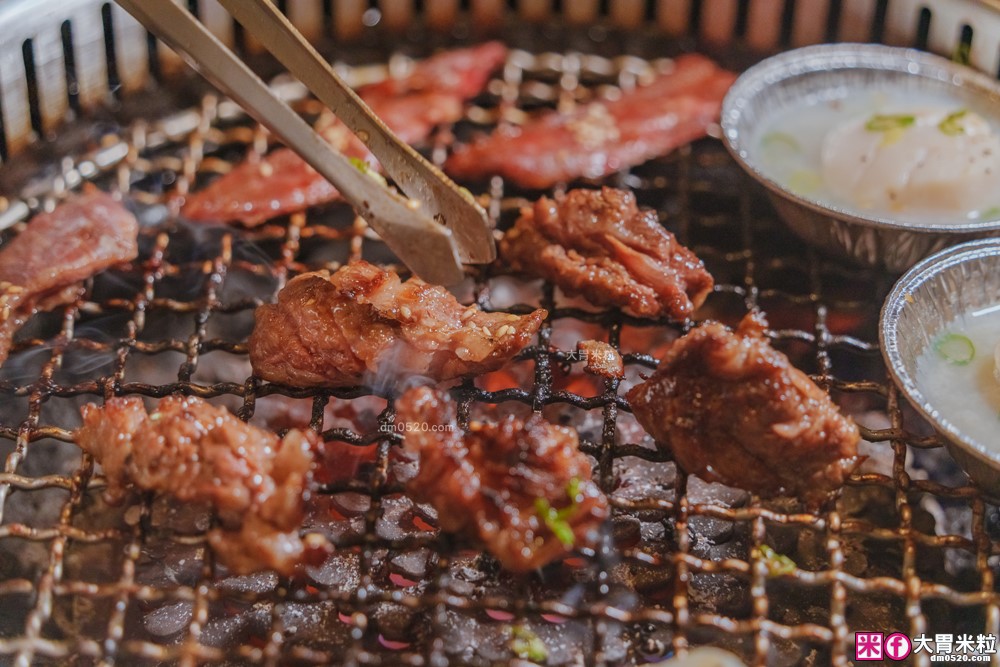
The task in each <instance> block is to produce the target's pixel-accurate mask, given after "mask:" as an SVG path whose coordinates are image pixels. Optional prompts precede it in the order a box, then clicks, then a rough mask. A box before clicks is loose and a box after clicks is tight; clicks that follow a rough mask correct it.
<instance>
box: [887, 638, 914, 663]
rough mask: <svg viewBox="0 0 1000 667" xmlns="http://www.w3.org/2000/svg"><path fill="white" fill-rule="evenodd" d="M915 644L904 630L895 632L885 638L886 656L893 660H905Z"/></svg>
mask: <svg viewBox="0 0 1000 667" xmlns="http://www.w3.org/2000/svg"><path fill="white" fill-rule="evenodd" d="M912 649H913V645H912V644H911V643H910V638H909V637H907V636H906V635H904V634H903V633H902V632H894V633H892V634H891V635H889V636H888V637H886V638H885V657H887V658H890V659H892V660H903V659H904V658H906V656H908V655H910V651H911V650H912Z"/></svg>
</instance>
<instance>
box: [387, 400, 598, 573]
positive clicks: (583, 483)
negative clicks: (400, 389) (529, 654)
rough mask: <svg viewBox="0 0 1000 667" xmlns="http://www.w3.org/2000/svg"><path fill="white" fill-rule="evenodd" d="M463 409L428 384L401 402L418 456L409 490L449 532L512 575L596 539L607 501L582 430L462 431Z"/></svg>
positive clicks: (538, 421)
mask: <svg viewBox="0 0 1000 667" xmlns="http://www.w3.org/2000/svg"><path fill="white" fill-rule="evenodd" d="M456 410H457V408H456V405H455V403H454V402H453V401H452V400H451V399H450V398H449V397H448V395H447V394H445V393H443V392H440V391H435V390H433V389H429V388H427V387H418V388H416V389H411V390H409V391H408V392H406V393H405V394H403V396H402V397H401V398H400V399H399V401H397V418H398V420H399V422H400V424H401V425H403V426H404V427H405V428H403V431H404V433H405V435H404V443H403V444H404V447H405V448H406V450H407V451H410V452H413V453H414V454H415V455H416V456H417V457H418V458H419V472H418V473H417V475H416V477H414V478H413V479H412V480H410V481H409V482H408V484H407V490H408V493H409V494H410V495H411V496H413V497H414V498H415V499H417V500H419V501H421V502H428V503H430V504H431V505H432V506H434V507H435V508H436V509H437V512H438V521H439V523H440V525H441V528H442V530H445V531H448V532H455V533H457V532H461V533H465V534H467V535H468V536H470V537H472V538H473V539H475V540H478V541H479V542H482V543H483V544H484V545H485V546H486V548H487V549H488V550H489V552H490V553H491V554H493V555H494V556H495V557H496V558H497V560H499V561H500V563H501V564H502V565H503V566H504V567H505V568H506V569H508V570H510V571H513V572H524V571H528V570H532V569H535V568H539V567H542V566H544V565H546V564H547V563H550V562H552V561H554V560H556V559H558V558H560V557H562V556H565V555H566V554H568V553H569V552H570V551H571V550H572V549H574V548H577V547H580V546H587V545H593V544H594V543H595V541H596V540H597V538H598V535H599V530H600V526H601V524H602V523H603V522H604V520H605V518H607V516H608V503H607V499H606V498H605V497H604V494H603V493H601V490H600V489H599V488H598V487H597V485H596V484H595V483H594V482H593V480H592V479H591V464H590V461H589V460H588V459H587V457H586V456H585V455H584V454H583V453H581V452H580V450H579V448H578V442H577V435H576V432H575V431H573V430H572V429H569V428H565V427H561V426H553V425H552V424H550V423H549V422H547V421H545V419H543V418H542V416H541V415H538V414H535V415H532V416H531V417H530V418H529V419H528V420H527V421H524V422H522V421H521V420H519V419H517V418H516V417H514V416H507V417H506V418H505V419H503V420H501V421H500V422H499V423H495V424H485V423H472V424H470V426H469V432H468V433H463V432H462V430H461V429H460V428H459V427H458V423H457V412H456Z"/></svg>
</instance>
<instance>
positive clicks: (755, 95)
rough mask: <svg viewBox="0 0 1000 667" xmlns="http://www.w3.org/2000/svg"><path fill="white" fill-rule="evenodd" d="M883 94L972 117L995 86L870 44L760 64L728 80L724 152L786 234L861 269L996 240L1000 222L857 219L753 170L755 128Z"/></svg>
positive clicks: (826, 47) (949, 65)
mask: <svg viewBox="0 0 1000 667" xmlns="http://www.w3.org/2000/svg"><path fill="white" fill-rule="evenodd" d="M885 87H893V88H906V89H907V90H912V91H928V92H946V93H948V94H950V95H952V96H953V97H956V98H957V99H958V100H961V101H964V102H965V103H966V104H969V105H972V106H974V107H975V108H976V110H977V111H980V110H982V109H984V108H985V109H989V108H990V107H991V105H992V107H993V108H1000V84H998V82H997V81H995V80H994V79H991V78H990V77H988V76H986V75H984V74H980V73H978V72H975V71H974V70H972V69H970V68H968V67H965V66H963V65H958V64H956V63H953V62H951V61H949V60H946V59H944V58H940V57H938V56H935V55H931V54H929V53H925V52H923V51H917V50H915V49H902V48H895V47H889V46H882V45H875V44H822V45H818V46H809V47H805V48H801V49H796V50H793V51H787V52H785V53H782V54H780V55H777V56H774V57H772V58H768V59H767V60H765V61H763V62H761V63H759V64H757V65H755V66H754V67H751V68H750V69H749V70H747V71H746V72H745V73H744V74H743V75H742V76H740V78H739V79H737V80H736V82H735V83H734V84H733V86H732V88H730V90H729V93H728V95H726V99H725V101H724V102H723V105H722V129H723V135H724V136H725V141H726V146H727V148H728V149H729V152H730V153H732V155H733V157H734V158H736V161H737V162H739V164H740V165H741V166H742V167H743V168H744V169H745V170H746V171H747V173H749V174H750V175H751V176H752V177H753V178H754V179H756V180H757V181H758V182H760V183H761V184H763V185H764V186H765V187H766V188H767V190H768V193H769V195H770V197H771V200H772V201H773V202H774V206H775V208H776V209H777V211H778V214H779V215H780V216H781V218H782V219H783V220H784V221H785V223H786V224H787V225H788V226H789V227H790V228H791V229H792V231H793V232H795V233H796V234H797V235H798V236H799V237H801V238H802V239H803V240H805V241H806V242H807V243H810V244H812V245H814V246H816V247H818V248H820V249H821V250H824V251H827V252H829V253H831V254H834V255H837V256H841V257H845V258H848V259H851V260H854V261H855V262H857V263H860V264H862V265H865V266H877V267H881V268H885V269H888V270H889V271H893V272H902V271H905V270H906V269H907V268H909V267H910V266H912V265H913V264H914V263H915V262H917V261H919V260H920V259H921V258H923V257H926V256H927V255H929V254H931V253H932V252H935V251H937V250H940V249H941V248H945V247H947V246H950V245H954V244H956V243H961V242H963V241H968V240H970V239H975V238H981V237H984V236H998V235H1000V220H976V221H967V220H961V221H959V220H956V221H955V222H954V223H949V224H947V225H932V224H926V223H924V224H921V223H914V222H903V221H897V220H893V219H891V218H886V217H879V216H877V215H874V214H873V215H862V214H859V213H858V212H857V211H850V210H846V209H843V208H838V207H837V206H835V205H832V204H830V203H827V202H823V201H821V200H818V199H812V198H809V197H805V196H802V195H800V194H796V193H793V192H791V191H790V190H789V189H787V188H786V187H785V186H784V185H783V184H781V183H779V182H777V181H775V180H772V179H771V178H769V177H768V176H767V175H766V174H765V173H764V171H762V170H761V169H760V167H759V162H758V158H759V155H758V153H759V148H758V147H757V146H755V145H754V143H755V142H756V134H757V132H756V130H757V126H758V125H759V124H760V123H761V122H765V121H766V120H767V119H768V118H769V117H773V115H774V114H776V113H778V112H780V111H781V110H782V109H784V108H786V107H789V106H792V105H795V106H798V105H800V104H802V103H803V100H804V99H806V98H807V97H809V96H824V97H825V96H830V97H837V96H840V97H843V96H844V94H845V91H850V90H852V89H855V88H856V89H867V90H873V89H874V90H878V89H880V88H885ZM942 222H944V223H947V222H948V221H946V220H942Z"/></svg>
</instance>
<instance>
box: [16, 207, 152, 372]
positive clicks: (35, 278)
mask: <svg viewBox="0 0 1000 667" xmlns="http://www.w3.org/2000/svg"><path fill="white" fill-rule="evenodd" d="M138 233H139V223H138V221H136V219H135V216H134V215H132V214H131V213H129V212H128V211H127V210H126V209H125V207H124V206H122V205H121V203H119V202H118V201H116V200H115V199H113V198H112V197H111V196H110V195H108V194H106V193H104V192H101V191H100V190H97V189H96V188H90V189H88V190H87V191H86V192H84V193H83V194H78V195H72V196H71V197H69V198H68V199H67V200H66V201H65V202H63V203H62V204H60V205H59V206H57V207H56V208H55V209H54V210H53V211H51V212H48V213H40V214H38V215H36V216H35V217H34V218H33V219H32V220H31V222H29V223H28V226H27V228H25V230H24V231H23V232H21V233H20V234H19V235H18V236H16V237H14V239H13V240H11V241H10V242H9V243H7V244H5V245H4V246H3V248H2V249H0V364H2V363H3V362H4V361H5V360H6V359H7V355H8V354H9V352H10V346H11V344H12V341H13V338H14V334H15V333H16V332H17V330H18V329H19V328H20V327H21V326H22V325H23V324H24V323H25V322H26V321H27V319H28V318H29V317H31V315H32V314H34V313H35V312H36V311H37V310H41V309H49V308H54V307H56V306H59V305H62V304H65V303H70V302H72V301H73V300H74V299H76V298H77V297H78V296H79V295H80V293H81V289H82V286H81V285H80V283H81V282H82V281H83V280H86V279H87V278H90V277H91V276H93V275H95V274H97V273H99V272H101V271H103V270H104V269H106V268H108V267H111V266H114V265H115V264H119V263H121V262H127V261H129V260H132V259H135V257H136V255H137V254H138V244H137V235H138Z"/></svg>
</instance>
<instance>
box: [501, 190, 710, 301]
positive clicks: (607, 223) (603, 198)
mask: <svg viewBox="0 0 1000 667" xmlns="http://www.w3.org/2000/svg"><path fill="white" fill-rule="evenodd" d="M500 257H501V259H502V260H503V261H504V262H506V263H507V265H508V266H509V267H510V268H511V269H512V270H514V271H515V272H518V273H523V274H526V275H529V276H534V277H539V278H545V279H546V280H548V281H550V282H553V283H555V284H556V285H558V286H559V287H560V288H561V289H562V290H563V291H564V292H566V293H567V294H569V295H577V294H580V295H582V296H583V297H584V298H586V299H587V300H588V301H590V302H591V303H593V304H595V305H598V306H617V307H619V308H622V309H623V310H625V311H626V312H628V313H631V314H633V315H636V316H639V317H648V318H656V317H663V316H669V317H674V318H685V317H689V316H690V315H691V313H692V312H694V310H695V309H696V308H697V307H698V306H700V305H701V304H702V303H703V302H704V301H705V298H706V297H707V296H708V294H709V293H710V292H711V291H712V285H713V280H712V276H711V275H709V273H708V272H707V271H706V270H705V266H704V264H702V262H701V260H700V259H698V257H697V256H696V255H695V254H694V253H693V252H691V251H690V250H688V249H687V248H685V247H684V246H682V245H681V244H680V243H678V241H677V239H676V238H675V237H674V235H673V234H671V233H670V232H668V231H667V230H666V229H664V228H663V225H661V224H660V221H659V219H658V218H657V215H656V213H655V212H653V211H649V210H640V209H639V207H638V206H637V205H636V201H635V195H634V194H632V193H631V192H627V191H624V190H616V189H614V188H601V189H600V190H571V191H570V192H568V193H566V194H565V195H562V196H558V197H556V198H555V199H550V198H548V197H542V198H541V199H539V200H538V201H537V202H535V204H534V206H531V207H526V208H525V209H524V210H522V211H521V217H520V218H518V220H517V222H516V223H515V224H514V227H513V228H512V229H510V230H509V231H508V232H507V233H506V234H505V235H504V238H503V240H502V241H501V242H500Z"/></svg>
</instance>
